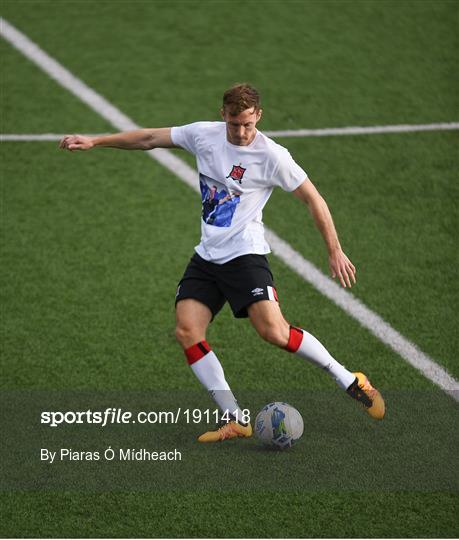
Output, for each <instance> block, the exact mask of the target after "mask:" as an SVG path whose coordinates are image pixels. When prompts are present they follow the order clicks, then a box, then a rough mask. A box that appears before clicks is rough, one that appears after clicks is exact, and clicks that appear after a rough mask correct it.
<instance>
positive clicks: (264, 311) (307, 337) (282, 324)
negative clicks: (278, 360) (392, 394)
mask: <svg viewBox="0 0 459 540" xmlns="http://www.w3.org/2000/svg"><path fill="white" fill-rule="evenodd" d="M247 311H248V314H249V318H250V322H251V323H252V325H253V326H254V328H255V330H256V331H257V332H258V334H259V335H260V336H261V337H262V338H263V339H264V340H266V341H268V342H269V343H272V344H273V345H277V346H278V347H281V348H282V349H285V350H287V351H289V352H293V353H296V354H297V355H298V356H301V357H302V358H304V359H306V360H309V361H310V362H312V363H313V364H315V365H316V366H318V367H320V368H322V369H324V370H325V371H327V372H328V373H329V374H330V375H331V376H332V377H333V378H334V379H335V380H336V382H337V383H338V385H339V386H340V387H341V388H343V389H347V388H349V386H350V385H351V384H352V383H353V382H354V381H355V375H353V374H352V373H351V372H350V371H348V370H347V369H346V368H345V367H344V366H343V365H341V364H340V363H339V362H337V361H336V360H335V359H334V358H333V357H332V356H331V354H330V353H329V352H328V351H327V349H326V348H325V347H324V346H323V345H322V343H320V341H319V340H317V339H316V338H315V337H314V336H313V335H311V334H310V333H309V332H306V331H305V330H302V329H299V328H295V327H293V326H290V325H289V324H288V323H287V321H286V320H285V319H284V317H283V315H282V312H281V309H280V307H279V304H278V303H277V302H272V301H269V300H262V301H260V302H256V303H254V304H251V305H250V306H249V307H248V308H247Z"/></svg>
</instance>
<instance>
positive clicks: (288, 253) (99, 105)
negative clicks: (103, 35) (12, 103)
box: [0, 18, 459, 401]
mask: <svg viewBox="0 0 459 540" xmlns="http://www.w3.org/2000/svg"><path fill="white" fill-rule="evenodd" d="M0 34H1V35H2V36H3V37H4V39H6V40H7V41H8V42H9V43H10V44H11V45H12V46H13V47H15V48H16V49H18V50H19V51H20V52H22V54H24V55H25V56H26V57H27V58H28V59H29V60H31V61H32V62H34V63H35V64H36V65H37V66H38V67H40V68H41V69H42V70H43V71H44V72H45V73H47V74H48V75H49V76H50V77H51V78H53V79H54V80H55V81H56V82H58V83H59V84H60V85H61V86H63V87H64V88H66V89H67V90H69V92H71V93H72V94H73V95H74V96H76V97H77V98H78V99H80V100H81V101H83V102H84V103H86V104H87V105H88V106H89V107H90V108H91V109H92V110H93V111H95V112H96V113H97V114H99V115H100V116H102V117H103V118H105V119H106V120H107V121H108V122H110V123H111V124H112V125H113V126H114V127H115V128H116V129H119V130H130V129H138V128H139V126H138V125H137V124H135V122H133V121H132V120H131V119H130V118H128V117H127V116H126V115H125V114H123V113H122V112H121V111H120V110H119V109H117V108H116V107H115V106H114V105H112V104H111V103H109V102H108V101H107V100H106V99H105V98H104V97H103V96H101V95H100V94H98V93H97V92H95V91H94V90H93V89H92V88H90V87H89V86H87V85H86V84H85V83H84V82H83V81H81V80H80V79H78V78H77V77H75V76H74V75H73V74H72V73H71V72H70V71H68V70H67V69H66V68H64V67H63V66H62V65H61V64H59V63H58V62H57V61H56V60H54V59H53V58H51V57H50V56H49V55H48V54H47V53H45V52H44V51H43V50H42V49H40V47H38V45H36V44H35V43H34V42H33V41H31V40H30V39H29V38H28V37H27V36H25V35H24V34H23V33H22V32H19V31H18V30H17V29H16V28H14V27H13V26H12V25H11V24H10V23H8V22H7V21H6V20H5V19H3V18H0ZM147 153H148V155H149V156H150V157H152V158H153V159H154V160H156V161H158V162H159V163H161V164H162V165H163V166H164V167H165V168H167V169H168V170H169V171H171V172H172V173H173V174H175V175H176V176H178V177H179V178H180V179H181V180H183V181H184V182H185V183H186V184H188V185H189V186H190V187H191V188H192V189H194V190H195V191H197V192H198V193H199V187H198V175H197V172H196V170H194V169H192V168H191V167H190V166H189V165H188V164H187V163H186V162H185V161H183V160H181V159H180V158H178V157H176V156H175V155H173V154H172V153H171V152H169V151H168V150H166V149H164V148H156V149H154V150H148V151H147ZM266 235H267V239H268V241H269V242H270V244H271V247H272V250H273V253H274V254H275V255H277V256H278V257H279V258H280V259H281V260H282V261H283V262H284V263H285V264H286V265H287V266H288V267H289V268H291V269H292V270H294V271H295V272H296V273H297V274H298V275H300V276H301V277H303V278H304V279H305V280H306V281H308V282H309V283H310V284H311V285H313V286H314V287H315V288H316V289H317V290H318V291H319V292H321V293H322V294H324V295H325V296H327V298H329V299H330V300H332V301H333V302H334V303H335V304H336V305H338V306H340V307H341V308H342V309H343V310H344V311H345V312H346V313H347V314H348V315H350V316H351V317H353V318H354V319H356V320H357V321H359V322H360V323H361V324H362V325H364V326H365V327H366V328H368V329H369V330H370V331H371V332H372V333H373V334H374V335H375V336H377V337H378V338H379V339H380V340H381V341H382V342H383V343H385V344H386V345H388V346H389V347H390V348H392V349H393V350H395V351H397V352H398V353H399V354H400V356H401V357H402V358H404V359H405V360H406V361H407V362H408V363H409V364H411V365H412V366H413V367H415V368H416V369H417V370H419V371H420V372H421V373H423V374H424V376H425V377H426V378H428V379H429V380H431V381H432V382H433V383H435V384H436V385H438V386H439V387H440V388H442V389H443V390H444V391H445V392H446V393H448V394H450V395H451V396H452V397H453V398H454V399H455V400H457V401H459V381H457V380H456V379H454V377H452V376H451V375H450V374H449V373H448V372H447V371H446V370H445V369H444V368H442V367H441V366H439V365H438V364H437V363H436V362H435V361H434V360H432V358H430V357H429V356H427V355H426V354H424V353H423V352H421V351H420V350H419V349H418V348H417V347H416V346H415V345H414V344H413V343H411V342H410V341H409V340H407V339H406V338H405V337H403V336H402V335H401V334H399V333H398V332H397V331H395V330H394V329H393V328H392V327H391V326H390V325H389V324H388V323H387V322H385V321H384V320H383V319H381V317H379V315H377V314H376V313H374V312H373V311H371V310H370V309H369V308H368V307H366V306H365V305H364V304H363V303H362V302H360V300H357V299H356V298H354V297H353V296H352V295H351V294H350V293H349V292H346V291H344V290H341V289H340V287H339V286H338V285H336V283H334V282H333V281H332V280H331V279H330V278H328V277H326V276H325V275H324V274H323V273H322V272H321V271H320V270H319V269H318V268H316V267H315V266H314V265H313V264H312V263H311V262H309V261H307V260H306V259H304V257H303V256H302V255H300V253H298V252H297V251H295V250H294V249H293V248H292V247H291V246H290V245H289V244H287V242H285V241H284V240H282V239H281V238H279V236H277V235H276V234H275V233H274V232H273V231H271V230H269V229H267V228H266Z"/></svg>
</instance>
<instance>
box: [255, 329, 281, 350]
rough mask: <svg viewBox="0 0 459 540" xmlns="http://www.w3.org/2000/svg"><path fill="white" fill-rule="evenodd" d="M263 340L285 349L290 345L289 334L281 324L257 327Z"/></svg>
mask: <svg viewBox="0 0 459 540" xmlns="http://www.w3.org/2000/svg"><path fill="white" fill-rule="evenodd" d="M257 332H258V334H259V335H260V337H261V338H263V339H264V340H265V341H267V342H268V343H271V344H272V345H276V346H277V347H285V346H286V345H287V343H288V332H286V329H285V328H284V327H283V326H282V325H279V324H264V325H262V326H259V327H257Z"/></svg>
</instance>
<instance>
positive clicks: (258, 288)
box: [250, 287, 264, 296]
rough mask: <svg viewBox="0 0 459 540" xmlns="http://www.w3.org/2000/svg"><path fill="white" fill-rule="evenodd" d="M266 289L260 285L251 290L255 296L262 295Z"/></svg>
mask: <svg viewBox="0 0 459 540" xmlns="http://www.w3.org/2000/svg"><path fill="white" fill-rule="evenodd" d="M263 291H264V289H260V287H257V288H256V289H252V290H251V291H250V292H251V293H252V294H253V296H260V295H261V294H263Z"/></svg>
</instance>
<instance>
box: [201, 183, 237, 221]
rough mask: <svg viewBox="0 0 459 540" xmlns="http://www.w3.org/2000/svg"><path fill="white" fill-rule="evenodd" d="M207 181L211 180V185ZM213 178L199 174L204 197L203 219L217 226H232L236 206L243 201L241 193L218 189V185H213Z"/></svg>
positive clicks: (202, 196)
mask: <svg viewBox="0 0 459 540" xmlns="http://www.w3.org/2000/svg"><path fill="white" fill-rule="evenodd" d="M205 180H207V182H210V183H211V185H210V186H209V185H208V184H207V183H206V181H205ZM212 183H213V180H212V178H209V177H208V176H204V175H203V174H200V175H199V185H200V187H201V198H202V220H203V221H204V223H207V225H214V226H215V227H230V226H231V222H232V221H233V216H234V212H235V210H236V206H237V205H238V204H239V203H240V201H241V194H240V193H239V192H238V191H230V192H229V193H228V191H226V190H225V189H222V190H221V191H218V188H217V186H216V185H212Z"/></svg>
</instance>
